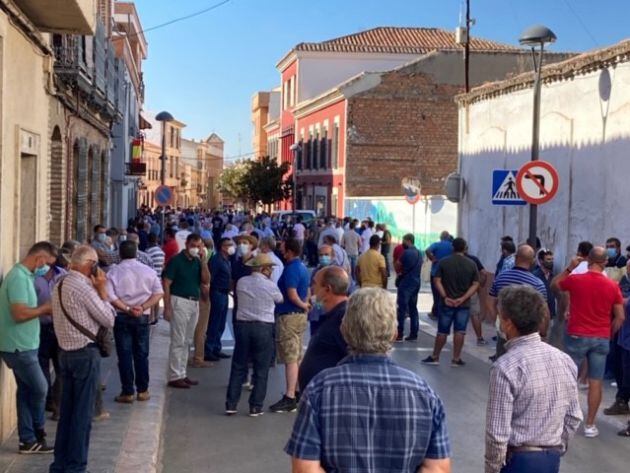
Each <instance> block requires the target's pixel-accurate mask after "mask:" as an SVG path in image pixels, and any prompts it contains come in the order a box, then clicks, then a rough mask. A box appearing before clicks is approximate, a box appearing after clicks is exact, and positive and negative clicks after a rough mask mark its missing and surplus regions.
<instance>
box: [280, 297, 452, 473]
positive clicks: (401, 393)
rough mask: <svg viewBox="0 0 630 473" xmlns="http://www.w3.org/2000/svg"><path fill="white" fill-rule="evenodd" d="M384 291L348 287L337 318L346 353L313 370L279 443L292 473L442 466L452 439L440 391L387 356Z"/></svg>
mask: <svg viewBox="0 0 630 473" xmlns="http://www.w3.org/2000/svg"><path fill="white" fill-rule="evenodd" d="M397 329H398V326H397V318H396V304H395V303H394V301H393V300H392V298H391V296H390V295H389V293H388V292H386V291H385V290H383V289H380V288H365V289H361V290H359V291H357V292H356V293H354V294H353V295H352V296H351V297H350V299H349V301H348V310H347V312H346V315H345V316H344V318H343V322H342V324H341V333H342V334H343V337H344V339H345V340H346V342H347V343H348V349H349V351H350V353H351V355H350V356H348V357H347V358H345V359H344V360H342V361H341V362H340V363H339V365H338V366H336V367H334V368H329V369H326V370H324V371H322V372H321V373H319V374H318V375H316V376H315V377H314V378H313V379H312V380H311V382H310V383H309V384H308V386H307V388H306V391H305V392H304V394H303V395H302V399H301V401H300V406H299V412H298V416H297V419H296V421H295V425H294V426H293V433H292V434H291V438H290V439H289V442H288V443H287V445H286V447H285V452H286V453H288V454H289V455H291V457H292V465H293V472H294V473H309V472H320V473H321V472H323V471H326V472H346V473H355V472H356V473H358V472H361V473H377V472H383V471H392V472H393V471H397V472H409V473H412V472H413V473H415V472H417V471H423V472H439V473H448V472H450V471H451V467H450V459H449V457H450V454H451V449H450V442H449V439H448V434H447V431H446V419H445V413H444V407H443V405H442V401H441V400H440V398H439V397H438V396H437V395H436V394H435V392H433V390H432V389H431V388H430V387H429V386H428V385H427V383H426V382H425V381H424V380H423V379H422V378H420V377H419V376H417V375H416V374H414V373H412V372H411V371H408V370H406V369H404V368H401V367H400V366H398V365H397V364H395V363H394V362H393V361H392V360H391V359H390V358H389V357H388V356H387V352H388V351H389V350H390V348H391V344H392V341H393V340H394V338H395V337H396V334H397Z"/></svg>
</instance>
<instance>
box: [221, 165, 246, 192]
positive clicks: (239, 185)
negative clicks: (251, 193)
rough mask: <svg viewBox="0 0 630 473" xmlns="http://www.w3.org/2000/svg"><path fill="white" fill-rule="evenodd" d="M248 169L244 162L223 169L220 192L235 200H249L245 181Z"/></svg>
mask: <svg viewBox="0 0 630 473" xmlns="http://www.w3.org/2000/svg"><path fill="white" fill-rule="evenodd" d="M247 169H248V165H247V163H245V162H243V161H236V162H235V163H234V164H233V165H231V166H228V167H226V168H225V169H223V171H222V172H221V176H220V177H219V184H218V187H219V190H220V191H221V192H223V193H224V194H226V195H228V196H229V197H231V198H233V199H234V200H238V201H242V202H244V201H246V200H247V198H248V191H247V187H246V179H245V176H246V174H247Z"/></svg>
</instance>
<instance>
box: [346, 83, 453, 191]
mask: <svg viewBox="0 0 630 473" xmlns="http://www.w3.org/2000/svg"><path fill="white" fill-rule="evenodd" d="M460 91H461V87H459V86H455V85H445V84H435V83H434V82H433V81H432V80H431V78H430V77H428V76H426V75H423V74H417V73H416V74H410V73H403V72H400V71H394V72H390V73H387V74H384V75H383V76H382V82H381V84H380V85H378V86H376V87H374V88H373V89H370V90H369V91H367V92H363V93H361V94H358V95H355V96H354V97H352V98H350V99H349V100H348V118H347V126H348V130H347V132H346V137H347V148H346V149H347V166H346V191H347V196H348V197H360V196H366V197H367V196H370V197H371V196H375V197H376V196H400V195H402V186H401V180H402V178H403V177H406V176H409V177H416V178H420V180H421V183H422V193H423V194H425V195H434V194H443V193H444V190H443V188H444V180H445V178H446V176H447V175H448V174H449V173H451V172H453V171H454V170H455V169H456V167H457V119H458V117H457V106H456V104H455V102H454V101H453V97H454V96H455V95H456V93H458V92H460Z"/></svg>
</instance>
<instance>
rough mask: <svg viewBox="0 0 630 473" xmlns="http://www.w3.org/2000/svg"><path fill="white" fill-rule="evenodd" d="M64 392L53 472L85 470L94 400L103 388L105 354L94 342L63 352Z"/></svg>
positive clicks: (67, 472)
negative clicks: (79, 348) (102, 356)
mask: <svg viewBox="0 0 630 473" xmlns="http://www.w3.org/2000/svg"><path fill="white" fill-rule="evenodd" d="M59 366H60V369H61V380H62V384H63V392H62V394H61V415H60V418H59V424H58V426H57V437H56V438H55V460H54V461H53V463H52V465H50V470H49V472H50V473H84V472H85V471H86V468H87V461H88V448H89V446H90V430H91V428H92V416H93V414H94V401H95V400H96V391H97V389H98V388H99V377H100V371H101V355H100V354H99V352H98V349H97V348H96V346H94V345H92V344H90V345H88V346H87V347H85V348H82V349H81V350H76V351H64V350H61V351H60V353H59Z"/></svg>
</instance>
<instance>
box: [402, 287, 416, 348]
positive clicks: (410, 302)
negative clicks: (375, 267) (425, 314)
mask: <svg viewBox="0 0 630 473" xmlns="http://www.w3.org/2000/svg"><path fill="white" fill-rule="evenodd" d="M419 291H420V285H413V286H407V285H401V286H399V287H398V296H397V301H396V303H397V312H398V335H400V336H402V335H403V334H404V332H405V318H406V317H407V314H409V336H410V337H412V338H415V337H417V336H418V329H419V326H420V321H419V316H418V292H419Z"/></svg>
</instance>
